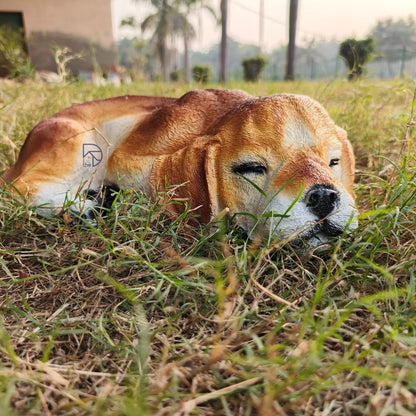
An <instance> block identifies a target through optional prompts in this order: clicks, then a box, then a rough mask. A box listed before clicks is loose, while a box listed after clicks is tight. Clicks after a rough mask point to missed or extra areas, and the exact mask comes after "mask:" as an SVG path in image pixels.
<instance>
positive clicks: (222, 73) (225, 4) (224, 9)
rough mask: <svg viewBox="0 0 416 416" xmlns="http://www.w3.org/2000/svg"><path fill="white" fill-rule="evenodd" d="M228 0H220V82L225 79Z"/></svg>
mask: <svg viewBox="0 0 416 416" xmlns="http://www.w3.org/2000/svg"><path fill="white" fill-rule="evenodd" d="M227 20H228V0H221V48H220V82H225V81H226V78H227V77H226V66H227V63H226V62H227Z"/></svg>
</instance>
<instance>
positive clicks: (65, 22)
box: [0, 0, 116, 73]
mask: <svg viewBox="0 0 416 416" xmlns="http://www.w3.org/2000/svg"><path fill="white" fill-rule="evenodd" d="M2 25H8V26H11V27H13V28H14V29H20V30H22V31H23V32H24V35H25V39H26V47H27V51H28V53H29V56H30V59H31V61H32V63H33V65H34V67H35V68H36V69H37V70H48V71H56V62H55V59H54V53H53V51H54V50H55V49H56V48H63V47H68V48H70V50H71V54H78V53H81V54H82V58H81V59H76V60H73V61H71V62H70V63H69V64H68V67H69V69H71V71H73V72H75V73H79V72H80V71H92V70H97V67H99V68H100V69H101V70H102V71H104V72H107V71H110V70H111V69H112V68H113V67H114V65H115V63H116V48H115V43H114V36H113V26H112V19H111V0H13V1H10V0H0V26H2Z"/></svg>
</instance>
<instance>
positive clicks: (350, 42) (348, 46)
mask: <svg viewBox="0 0 416 416" xmlns="http://www.w3.org/2000/svg"><path fill="white" fill-rule="evenodd" d="M374 49H375V45H374V39H373V38H367V39H363V40H356V39H346V40H344V42H342V43H341V45H340V47H339V54H340V56H341V57H342V58H344V60H345V63H346V64H347V66H348V69H349V70H350V72H349V74H348V79H350V80H352V79H356V78H359V77H360V76H361V75H362V73H363V67H364V65H365V64H366V63H367V62H368V61H369V60H370V59H371V57H372V54H373V53H374Z"/></svg>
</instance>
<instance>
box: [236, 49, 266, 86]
mask: <svg viewBox="0 0 416 416" xmlns="http://www.w3.org/2000/svg"><path fill="white" fill-rule="evenodd" d="M242 64H243V70H244V80H245V81H249V82H255V81H258V80H259V78H260V74H261V72H262V71H263V69H264V67H265V66H266V65H267V59H266V58H265V57H264V56H260V55H257V56H254V57H252V58H246V59H243V62H242Z"/></svg>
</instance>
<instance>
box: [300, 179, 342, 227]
mask: <svg viewBox="0 0 416 416" xmlns="http://www.w3.org/2000/svg"><path fill="white" fill-rule="evenodd" d="M339 199H340V198H339V193H338V192H337V191H336V190H335V189H334V188H333V187H332V186H330V185H314V186H312V187H311V188H310V189H309V191H308V192H307V193H306V196H305V203H306V206H307V207H308V209H309V210H310V211H311V212H312V214H314V215H316V216H317V217H318V219H322V218H325V217H327V216H328V215H329V214H331V212H333V211H334V210H335V209H336V208H337V207H338V205H339Z"/></svg>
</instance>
